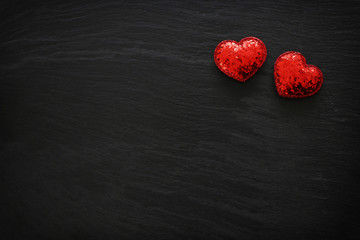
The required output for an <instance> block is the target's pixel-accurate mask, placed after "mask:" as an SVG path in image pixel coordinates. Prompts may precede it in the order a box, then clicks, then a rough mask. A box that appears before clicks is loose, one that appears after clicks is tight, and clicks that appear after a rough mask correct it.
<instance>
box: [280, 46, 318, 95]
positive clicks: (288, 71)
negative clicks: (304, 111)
mask: <svg viewBox="0 0 360 240" xmlns="http://www.w3.org/2000/svg"><path fill="white" fill-rule="evenodd" d="M274 78H275V87H276V90H277V92H278V94H279V95H280V96H281V97H286V98H303V97H308V96H311V95H314V94H315V93H317V92H318V91H319V90H320V88H321V85H322V83H323V74H322V72H321V71H320V69H319V68H318V67H316V66H313V65H309V64H306V60H305V58H304V56H303V55H301V53H298V52H293V51H290V52H285V53H283V54H281V55H280V56H279V57H278V59H277V60H276V62H275V65H274Z"/></svg>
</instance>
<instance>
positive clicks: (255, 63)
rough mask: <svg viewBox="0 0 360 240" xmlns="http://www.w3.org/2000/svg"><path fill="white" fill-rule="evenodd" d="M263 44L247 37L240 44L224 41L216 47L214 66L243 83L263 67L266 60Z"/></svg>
mask: <svg viewBox="0 0 360 240" xmlns="http://www.w3.org/2000/svg"><path fill="white" fill-rule="evenodd" d="M266 54H267V51H266V47H265V44H264V43H263V42H262V41H261V40H260V39H258V38H255V37H247V38H244V39H242V40H241V41H240V42H236V41H233V40H224V41H222V42H221V43H219V45H218V46H217V47H216V49H215V52H214V60H215V64H216V66H217V67H218V68H219V69H220V70H221V71H222V72H223V73H225V74H226V75H228V76H229V77H232V78H234V79H236V80H238V81H241V82H245V81H246V80H247V79H249V78H250V77H251V76H252V75H254V74H255V72H256V71H257V70H259V68H260V67H261V66H262V65H263V63H264V62H265V58H266Z"/></svg>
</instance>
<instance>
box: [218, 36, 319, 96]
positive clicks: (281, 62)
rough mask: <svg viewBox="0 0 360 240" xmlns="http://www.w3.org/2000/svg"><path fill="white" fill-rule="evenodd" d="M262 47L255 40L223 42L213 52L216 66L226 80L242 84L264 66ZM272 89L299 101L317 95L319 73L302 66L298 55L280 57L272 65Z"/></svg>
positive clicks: (264, 52) (264, 50) (248, 38)
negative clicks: (273, 85)
mask: <svg viewBox="0 0 360 240" xmlns="http://www.w3.org/2000/svg"><path fill="white" fill-rule="evenodd" d="M266 55H267V51H266V47H265V44H264V43H263V42H262V41H261V40H260V39H258V38H255V37H247V38H244V39H242V40H241V41H240V42H236V41H232V40H225V41H222V42H221V43H219V45H218V46H217V47H216V49H215V53H214V59H215V63H216V66H217V67H218V68H219V69H220V70H221V71H222V72H224V73H225V74H226V75H228V76H229V77H232V78H234V79H236V80H238V81H240V82H245V81H246V80H248V79H249V78H250V77H251V76H252V75H254V74H255V72H256V71H258V70H259V69H260V67H261V66H262V65H263V64H264V62H265V58H266ZM274 78H275V87H276V90H277V92H278V94H279V95H280V96H281V97H286V98H303V97H308V96H311V95H314V94H315V93H317V92H318V91H319V90H320V88H321V85H322V83H323V74H322V72H321V71H320V69H319V68H318V67H316V66H313V65H309V64H306V61H305V58H304V56H303V55H301V53H298V52H294V51H290V52H285V53H283V54H281V55H280V56H279V57H278V59H277V60H276V62H275V65H274Z"/></svg>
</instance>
